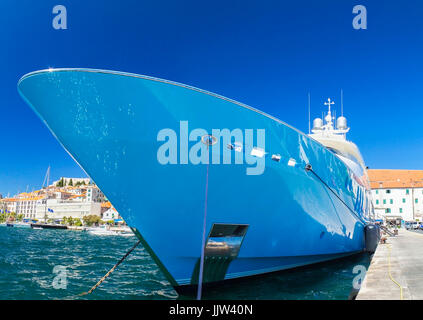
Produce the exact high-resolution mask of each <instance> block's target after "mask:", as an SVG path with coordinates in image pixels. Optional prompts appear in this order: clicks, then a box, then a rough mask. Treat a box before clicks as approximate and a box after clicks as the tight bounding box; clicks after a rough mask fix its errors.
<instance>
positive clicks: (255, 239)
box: [18, 69, 370, 288]
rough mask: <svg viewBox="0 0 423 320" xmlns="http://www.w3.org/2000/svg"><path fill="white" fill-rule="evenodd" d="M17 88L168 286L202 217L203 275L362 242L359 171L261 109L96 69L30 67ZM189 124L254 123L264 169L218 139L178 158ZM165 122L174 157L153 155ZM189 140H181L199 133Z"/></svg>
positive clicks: (319, 254) (271, 267) (240, 273)
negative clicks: (165, 159) (238, 160)
mask: <svg viewBox="0 0 423 320" xmlns="http://www.w3.org/2000/svg"><path fill="white" fill-rule="evenodd" d="M18 89H19V92H20V93H21V95H22V97H23V98H24V99H25V100H26V102H27V103H28V104H29V105H30V106H31V107H32V109H33V110H34V111H35V112H36V113H37V114H38V116H39V117H40V118H41V120H42V121H43V122H44V123H45V124H46V125H47V127H48V128H49V129H50V130H51V132H52V133H53V135H54V136H55V137H56V138H57V139H58V141H59V142H60V143H61V144H62V146H63V147H64V148H65V149H66V150H67V151H68V153H69V154H70V155H71V156H72V157H73V158H74V159H75V160H76V161H77V162H78V163H79V165H80V166H81V167H82V168H83V169H84V170H85V171H86V173H87V174H88V175H89V176H90V177H91V178H92V179H93V180H94V181H95V183H96V184H97V185H98V186H99V187H100V188H101V190H102V191H103V192H104V194H105V195H106V196H107V198H108V199H109V200H110V201H111V202H112V203H113V205H114V206H115V208H116V209H117V210H118V211H119V213H120V214H121V215H122V217H123V218H124V219H125V221H126V222H127V223H128V225H131V226H133V227H134V228H136V230H135V233H136V234H137V236H138V237H139V238H140V239H141V240H142V242H143V244H144V246H145V248H147V250H148V251H149V252H150V254H151V255H152V257H153V258H154V260H155V261H156V263H157V264H158V266H159V267H160V268H161V270H162V271H163V272H164V274H165V276H166V277H167V279H168V280H169V281H170V282H171V284H172V285H173V286H174V287H176V288H178V287H179V286H189V285H196V284H197V283H198V274H199V266H200V257H201V253H202V249H203V244H202V243H203V242H202V240H203V226H204V225H203V223H204V220H205V221H206V224H205V231H206V239H205V242H206V244H207V247H206V250H205V258H204V276H203V281H204V282H215V281H222V280H226V279H232V278H239V277H246V276H253V275H258V274H262V273H267V272H274V271H279V270H284V269H289V268H294V267H298V266H303V265H307V264H312V263H317V262H322V261H326V260H331V259H335V258H340V257H343V256H346V255H350V254H353V253H357V252H361V251H363V249H364V245H365V239H364V228H365V225H366V224H367V218H368V214H369V203H370V202H369V200H368V199H367V197H366V194H367V193H366V191H365V190H364V188H363V186H361V185H360V184H359V183H357V180H358V179H355V177H354V175H353V173H352V172H351V171H350V170H349V169H348V167H347V166H346V165H345V164H344V163H343V162H342V161H341V160H340V159H339V158H338V157H336V156H335V155H334V154H333V153H332V152H330V151H329V150H327V149H326V148H325V147H324V146H323V145H321V144H320V143H318V142H317V141H315V140H313V139H311V138H310V137H308V136H306V135H304V134H303V133H301V132H300V131H298V130H296V129H295V128H292V127H290V126H289V125H287V124H285V123H283V122H282V121H279V120H278V119H275V118H273V117H271V116H269V115H267V114H265V113H263V112H260V111H258V110H256V109H253V108H251V107H249V106H247V105H244V104H241V103H239V102H236V101H233V100H230V99H228V98H225V97H222V96H219V95H216V94H213V93H210V92H207V91H204V90H200V89H197V88H193V87H189V86H186V85H183V84H179V83H175V82H170V81H166V80H162V79H157V78H151V77H146V76H140V75H134V74H127V73H119V72H109V71H101V70H87V69H58V70H46V71H39V72H35V73H31V74H28V75H26V76H24V77H23V78H22V79H21V80H20V82H19V84H18ZM181 121H182V122H181ZM186 124H187V125H188V128H189V130H191V129H196V128H202V129H204V130H205V131H206V132H208V133H211V132H212V130H213V129H216V128H217V129H224V128H228V129H229V130H233V129H236V128H239V129H241V130H242V131H243V132H244V131H245V129H253V130H258V129H263V130H264V132H265V151H266V153H267V154H266V155H265V156H264V164H265V169H264V171H263V172H262V173H261V174H256V175H248V174H247V169H248V168H250V169H251V168H252V166H253V165H251V164H247V163H243V164H235V163H234V161H232V163H231V164H223V162H224V160H225V156H226V157H227V153H224V152H223V150H224V149H225V148H227V147H228V146H227V145H223V142H222V141H220V140H219V141H213V143H214V142H217V143H216V144H213V145H210V146H208V148H207V152H208V154H207V156H208V158H209V159H211V158H212V156H214V153H215V152H217V148H220V155H218V157H217V159H219V160H220V164H213V163H209V164H207V163H200V164H194V163H192V161H191V159H190V158H189V156H188V161H187V158H186V156H185V155H184V153H183V150H182V149H183V148H184V147H185V146H184V144H185V140H184V139H185V138H184V137H183V136H184V133H182V129H181V126H185V125H186ZM163 129H170V130H172V131H174V132H175V133H176V134H177V135H178V140H177V141H178V156H177V160H178V161H177V162H178V163H176V164H167V165H164V164H161V163H160V161H159V159H158V152H159V151H158V150H159V149H160V147H161V146H163V144H164V141H159V140H160V139H158V135H159V132H161V130H163ZM187 140H188V143H187V145H186V146H187V147H188V150H189V149H190V148H191V147H192V145H194V144H196V143H201V142H198V141H189V139H188V138H187ZM183 146H184V147H183ZM197 146H198V145H197ZM244 149H245V150H247V149H248V146H246V145H245V146H244ZM202 150H204V149H202ZM242 152H246V151H244V150H243V151H242ZM231 153H232V157H233V158H234V157H235V153H236V151H234V150H232V151H231ZM272 155H280V160H279V161H275V159H272ZM233 158H232V159H233ZM226 160H227V159H226ZM209 162H211V161H209ZM288 163H289V164H288ZM307 164H310V165H311V166H312V168H313V172H312V171H310V170H306V169H305V168H306V165H307ZM316 175H318V177H320V179H321V180H320V179H318V178H317V176H316ZM322 181H324V182H325V183H326V185H325V184H323V183H322ZM341 200H342V201H341ZM205 215H206V217H205ZM204 218H205V219H204ZM233 226H236V228H235V229H234V228H232V227H233ZM213 228H217V229H218V228H226V229H225V231H224V232H226V233H225V234H223V233H224V232H223V233H222V234H220V236H219V234H218V232H217V231H216V230H217V229H213ZM231 228H232V229H231ZM213 230H214V231H213ZM219 230H220V229H219ZM222 230H223V229H222ZM212 238H213V239H212ZM213 240H214V241H213ZM219 246H220V247H219ZM228 248H229V249H228Z"/></svg>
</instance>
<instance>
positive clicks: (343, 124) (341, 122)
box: [336, 117, 348, 130]
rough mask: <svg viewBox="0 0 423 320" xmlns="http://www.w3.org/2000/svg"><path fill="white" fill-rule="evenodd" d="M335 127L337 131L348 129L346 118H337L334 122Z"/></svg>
mask: <svg viewBox="0 0 423 320" xmlns="http://www.w3.org/2000/svg"><path fill="white" fill-rule="evenodd" d="M336 127H337V128H338V129H339V130H345V129H347V128H348V127H347V118H345V117H339V118H338V119H337V120H336Z"/></svg>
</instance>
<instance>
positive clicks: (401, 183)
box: [367, 169, 423, 189]
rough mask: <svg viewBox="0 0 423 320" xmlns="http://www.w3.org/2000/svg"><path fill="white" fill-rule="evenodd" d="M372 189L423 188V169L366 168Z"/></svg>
mask: <svg viewBox="0 0 423 320" xmlns="http://www.w3.org/2000/svg"><path fill="white" fill-rule="evenodd" d="M367 173H368V175H369V179H370V186H371V188H372V189H381V188H383V189H390V188H413V187H414V188H423V170H391V169H369V170H367Z"/></svg>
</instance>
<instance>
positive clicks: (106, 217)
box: [101, 207, 122, 221]
mask: <svg viewBox="0 0 423 320" xmlns="http://www.w3.org/2000/svg"><path fill="white" fill-rule="evenodd" d="M115 219H122V218H121V217H120V215H119V213H118V212H117V211H116V209H115V208H113V207H111V208H109V209H108V210H106V211H105V212H103V214H102V217H101V220H103V221H110V220H115Z"/></svg>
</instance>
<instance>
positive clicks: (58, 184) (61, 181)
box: [56, 177, 65, 188]
mask: <svg viewBox="0 0 423 320" xmlns="http://www.w3.org/2000/svg"><path fill="white" fill-rule="evenodd" d="M56 186H57V187H60V188H61V187H64V186H65V181H64V180H63V177H62V179H60V181H59V182H58V183H57V184H56Z"/></svg>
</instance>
